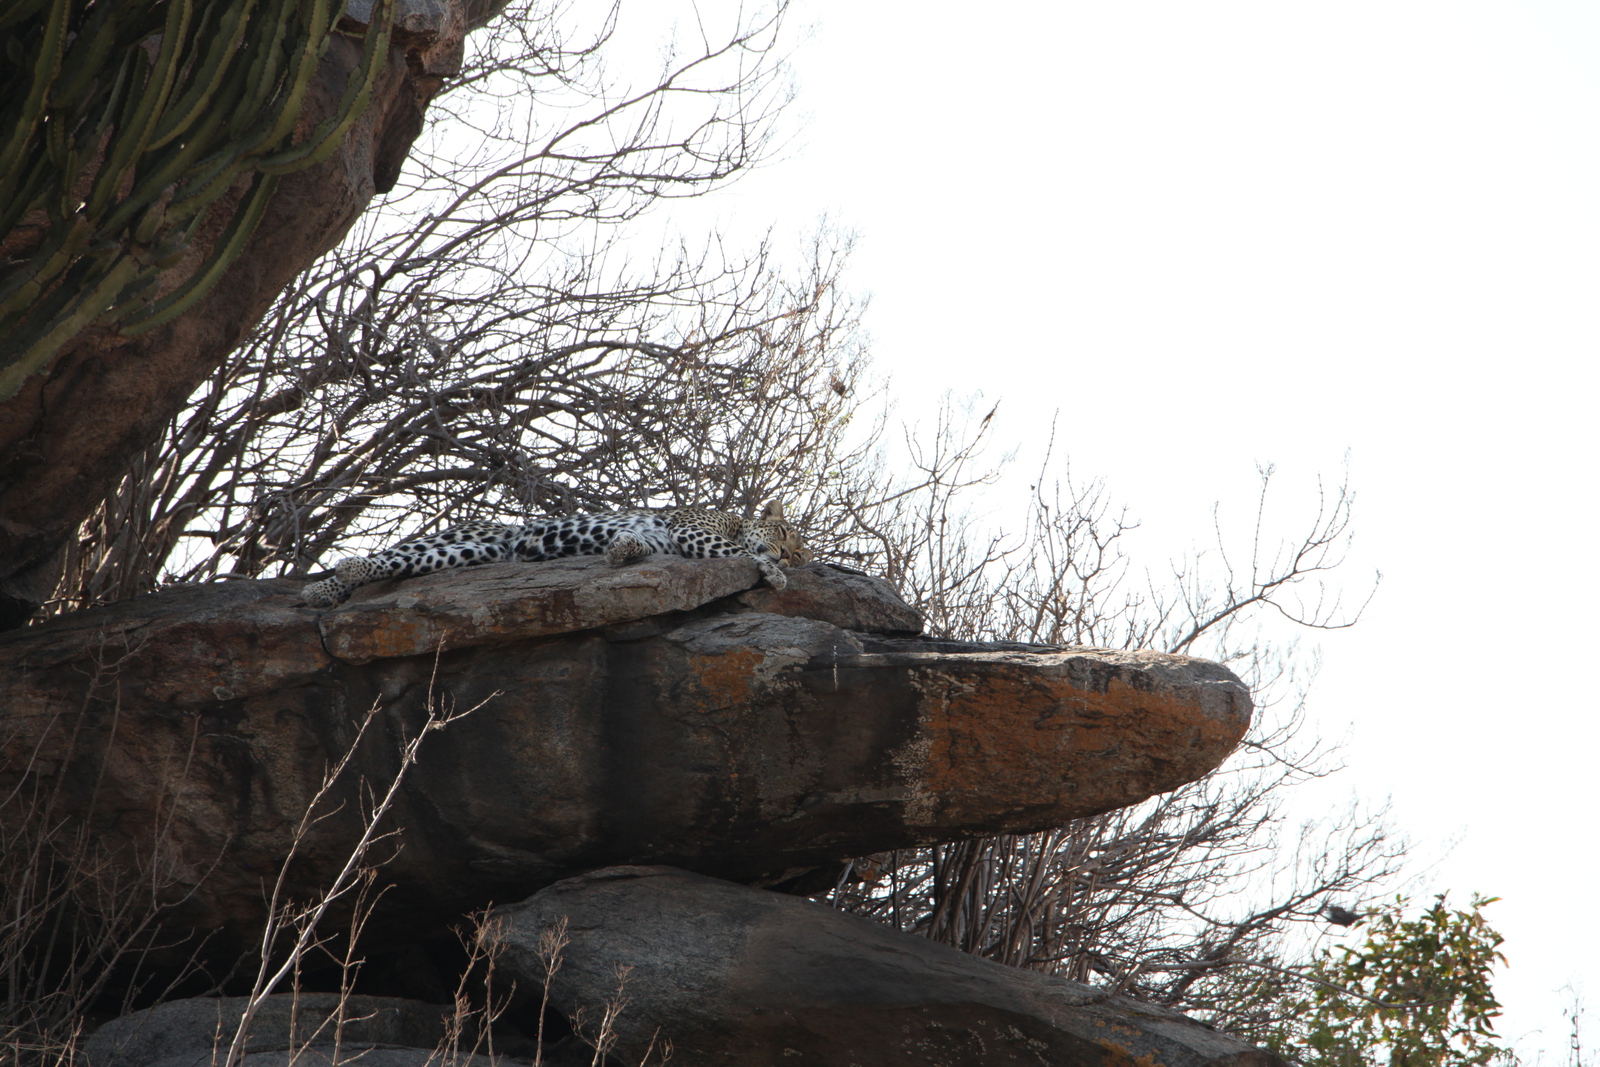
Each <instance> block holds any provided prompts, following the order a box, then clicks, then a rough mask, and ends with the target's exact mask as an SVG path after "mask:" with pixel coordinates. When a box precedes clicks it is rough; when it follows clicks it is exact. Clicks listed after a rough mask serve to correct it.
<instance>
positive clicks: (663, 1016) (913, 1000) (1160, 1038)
mask: <svg viewBox="0 0 1600 1067" xmlns="http://www.w3.org/2000/svg"><path fill="white" fill-rule="evenodd" d="M493 918H494V919H495V920H497V921H498V922H497V926H496V927H495V929H496V931H497V933H496V936H497V937H498V939H499V940H500V942H501V943H502V945H503V946H504V947H505V949H506V953H505V956H504V957H503V959H502V965H503V966H505V967H507V968H509V969H510V970H512V971H513V972H514V973H516V974H517V975H518V976H519V977H520V978H521V979H523V980H525V981H532V980H542V977H543V974H544V968H543V966H542V964H541V962H540V961H539V959H538V955H537V949H538V944H539V935H540V932H541V931H542V930H543V929H545V928H546V927H547V926H550V925H551V924H554V923H558V922H561V921H563V920H565V921H566V923H567V931H568V935H569V936H570V937H571V939H572V940H571V944H570V945H569V946H568V948H567V950H566V952H565V954H564V962H563V964H562V967H561V969H560V970H559V971H558V972H557V973H556V976H555V980H554V981H553V982H552V983H551V987H550V992H551V996H552V998H553V1001H554V1003H556V1004H557V1005H558V1006H559V1007H560V1008H561V1009H562V1011H564V1012H566V1013H567V1014H568V1015H571V1014H572V1013H574V1012H575V1011H578V1010H584V1011H586V1013H587V1014H588V1015H589V1017H591V1018H593V1017H595V1016H596V1015H597V1014H598V1012H597V1010H596V1009H597V1008H598V1006H599V1005H600V1004H602V1003H603V1002H604V1001H605V1000H606V999H607V998H609V997H611V996H613V995H614V992H615V989H616V985H617V968H618V967H627V968H630V970H629V971H628V972H627V984H626V997H627V1002H628V1006H627V1010H626V1011H624V1012H623V1013H622V1015H621V1016H620V1018H619V1020H618V1022H617V1031H618V1034H619V1041H618V1044H617V1047H616V1054H617V1057H618V1058H619V1059H621V1060H622V1061H624V1062H630V1063H631V1062H637V1060H638V1059H639V1057H640V1056H642V1055H643V1053H644V1051H645V1049H646V1048H647V1047H648V1046H649V1045H650V1043H651V1041H652V1040H653V1039H658V1035H659V1037H661V1038H667V1039H670V1040H671V1042H672V1044H673V1057H672V1062H673V1063H684V1064H692V1065H694V1067H712V1065H719V1064H728V1065H734V1064H738V1065H753V1064H782V1063H796V1064H806V1065H808V1067H811V1065H815V1067H835V1065H836V1067H847V1065H853V1064H862V1065H865V1064H871V1065H872V1067H895V1065H905V1067H913V1065H915V1067H968V1065H970V1067H979V1065H983V1067H994V1065H1003V1064H1018V1065H1021V1064H1028V1065H1033V1067H1038V1065H1069V1064H1070V1065H1072V1067H1126V1065H1130V1064H1140V1065H1143V1067H1282V1065H1283V1061H1282V1060H1281V1059H1279V1058H1278V1057H1277V1056H1275V1055H1273V1054H1272V1053H1270V1052H1267V1051H1265V1050H1262V1049H1258V1048H1255V1047H1253V1046H1250V1045H1247V1044H1245V1043H1244V1042H1242V1041H1240V1040H1239V1039H1237V1038H1234V1037H1230V1036H1228V1035H1226V1034H1221V1033H1218V1032H1217V1031H1215V1030H1211V1029H1208V1028H1206V1027H1204V1026H1201V1025H1199V1024H1198V1023H1195V1022H1193V1021H1192V1020H1190V1019H1187V1018H1185V1017H1184V1016H1181V1015H1178V1014H1177V1013H1175V1012H1170V1011H1165V1010H1162V1009H1160V1008H1156V1007H1153V1006H1151V1005H1148V1004H1142V1003H1139V1002H1137V1001H1134V1000H1129V999H1127V998H1123V997H1107V996H1105V995H1104V994H1097V993H1096V991H1095V990H1093V989H1092V988H1090V987H1089V986H1085V985H1080V984H1078V983H1076V982H1069V981H1066V980H1064V979H1060V978H1052V977H1049V976H1047V975H1043V974H1040V973H1038V972H1036V971H1025V970H1021V969H1018V968H1013V967H1005V966H1002V965H1000V964H997V963H992V962H990V961H988V960H982V959H978V958H977V957H975V956H969V955H966V954H965V953H962V952H958V951H956V950H955V949H953V948H949V947H947V946H944V945H936V944H934V943H933V942H931V941H928V940H926V939H925V938H921V937H917V936H915V935H912V934H906V933H901V932H899V931H896V930H891V929H890V928H888V927H887V926H883V925H880V924H878V923H875V922H871V921H870V920H867V919H863V918H860V917H858V916H854V915H848V914H845V913H842V912H837V911H834V910H832V909H831V908H828V907H825V906H823V905H821V904H816V903H813V902H812V901H808V900H802V899H798V898H796V897H790V896H784V895H782V894H779V893H772V892H768V891H766V890H760V889H750V888H747V887H745V886H739V885H733V884H731V883H728V882H723V881H718V880H715V879H711V878H705V877H702V876H700V875H694V874H688V873H686V872H683V871H676V870H672V869H670V868H662V867H619V868H613V869H611V870H603V871H595V872H592V873H590V874H587V875H584V876H582V877H579V878H573V879H570V880H566V881H562V882H558V883H556V884H555V885H552V886H551V887H549V888H548V889H545V890H543V891H542V892H540V893H538V894H536V895H535V896H534V897H532V898H531V899H529V900H527V901H524V902H523V903H521V904H517V905H512V906H509V907H504V908H498V909H496V910H495V912H494V916H493Z"/></svg>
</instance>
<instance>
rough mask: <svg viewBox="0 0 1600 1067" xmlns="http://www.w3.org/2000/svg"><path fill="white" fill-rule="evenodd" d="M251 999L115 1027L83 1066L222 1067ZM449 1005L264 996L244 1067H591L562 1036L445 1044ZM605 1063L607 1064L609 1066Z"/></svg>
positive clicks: (246, 1042) (178, 1005)
mask: <svg viewBox="0 0 1600 1067" xmlns="http://www.w3.org/2000/svg"><path fill="white" fill-rule="evenodd" d="M248 1003H249V998H248V997H194V998H191V999H188V1000H177V1001H172V1002H170V1003H167V1004H159V1005H157V1006H156V1007H153V1008H146V1009H145V1010H144V1011H137V1012H134V1013H132V1014H131V1015H124V1016H122V1017H121V1018H119V1019H113V1020H112V1021H111V1022H108V1023H106V1024H105V1025H104V1026H102V1027H101V1028H100V1029H98V1030H96V1031H95V1032H94V1034H93V1035H91V1036H90V1037H89V1038H88V1040H87V1041H85V1042H84V1043H83V1045H82V1046H81V1048H80V1050H79V1051H80V1053H81V1059H80V1061H79V1062H80V1063H81V1064H82V1065H83V1067H216V1065H217V1064H221V1063H224V1062H226V1060H227V1056H228V1053H229V1052H230V1050H231V1048H232V1045H233V1042H234V1040H235V1035H236V1034H237V1033H238V1029H239V1021H240V1019H241V1018H242V1016H243V1013H244V1010H245V1008H246V1006H247V1005H248ZM453 1010H454V1009H453V1008H452V1007H451V1006H448V1005H440V1004H425V1003H423V1002H422V1001H419V1000H406V999H403V998H400V997H368V996H349V997H341V996H340V995H338V994H335V993H299V994H291V993H278V994H274V995H272V996H268V997H265V998H263V1000H262V1002H261V1005H260V1006H259V1007H258V1008H257V1010H256V1014H255V1016H254V1018H253V1019H251V1022H250V1027H249V1029H248V1031H247V1032H246V1034H245V1035H244V1038H243V1040H242V1042H241V1043H240V1052H241V1053H242V1054H243V1056H242V1058H241V1059H240V1060H239V1061H238V1062H239V1063H240V1065H241V1067H345V1065H354V1064H359V1065H360V1067H430V1065H433V1067H445V1065H448V1067H524V1065H526V1064H531V1063H532V1062H534V1059H535V1056H536V1053H537V1058H538V1061H539V1063H540V1064H541V1067H589V1064H590V1063H592V1061H593V1049H592V1048H590V1047H588V1046H586V1045H584V1044H583V1043H582V1042H581V1041H579V1040H578V1039H577V1038H575V1037H571V1036H567V1037H565V1038H563V1039H561V1040H558V1041H556V1042H552V1043H550V1044H549V1045H546V1046H543V1047H542V1048H540V1047H539V1046H537V1045H533V1046H532V1047H531V1048H530V1047H529V1046H530V1045H532V1040H533V1039H532V1038H529V1037H527V1036H526V1035H522V1036H521V1039H520V1040H519V1042H518V1044H519V1045H521V1046H523V1047H521V1048H520V1049H519V1054H511V1055H507V1054H506V1053H505V1052H504V1050H502V1049H500V1048H499V1047H498V1046H497V1047H496V1048H495V1050H494V1053H493V1055H492V1056H490V1055H485V1054H483V1053H476V1054H474V1053H472V1052H471V1051H470V1049H469V1048H467V1047H466V1046H468V1045H472V1046H473V1047H477V1048H484V1049H486V1048H487V1047H488V1046H487V1044H481V1043H480V1044H477V1045H473V1042H472V1037H471V1035H470V1034H465V1035H464V1034H463V1032H462V1031H461V1030H458V1031H457V1033H456V1034H455V1043H454V1044H453V1043H452V1034H451V1015H452V1012H453ZM608 1063H609V1061H608Z"/></svg>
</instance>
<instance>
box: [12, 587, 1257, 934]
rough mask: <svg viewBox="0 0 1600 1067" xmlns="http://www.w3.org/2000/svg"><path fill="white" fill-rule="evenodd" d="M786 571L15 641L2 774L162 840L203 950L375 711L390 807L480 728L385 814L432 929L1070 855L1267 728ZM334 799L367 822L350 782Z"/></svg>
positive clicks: (309, 860)
mask: <svg viewBox="0 0 1600 1067" xmlns="http://www.w3.org/2000/svg"><path fill="white" fill-rule="evenodd" d="M790 574H791V581H790V587H789V588H788V589H786V590H784V591H781V592H778V591H774V590H770V589H767V588H764V587H760V586H758V584H757V582H758V574H757V572H756V569H755V567H754V565H753V564H752V563H751V562H750V561H748V560H742V559H728V560H685V559H679V558H676V557H656V558H653V559H651V560H647V561H644V562H643V563H641V564H639V565H636V566H633V567H626V568H620V569H618V568H610V567H607V566H605V564H604V563H603V562H602V561H600V560H597V559H577V560H564V561H557V562H555V563H546V564H526V565H515V564H501V565H494V566H485V567H479V568H471V569H468V570H463V571H452V572H441V573H438V574H434V575H429V576H426V577H424V578H420V579H413V580H410V581H404V582H390V583H382V584H376V585H373V586H370V587H365V588H364V589H363V590H361V594H360V595H358V597H356V598H354V599H353V600H352V601H351V602H350V603H349V604H346V605H343V606H341V607H340V608H337V609H333V610H330V611H325V612H317V611H313V610H311V609H308V608H306V607H304V606H303V605H301V604H300V603H299V602H298V600H297V596H296V591H297V589H298V583H297V582H288V581H275V582H230V583H226V584H219V585H211V586H203V587H189V588H184V589H179V590H174V591H171V592H167V593H162V594H157V595H154V596H150V597H144V598H140V599H139V600H136V601H131V602H128V603H126V604H120V605H114V606H112V607H110V608H107V609H102V610H100V611H96V612H83V613H79V614H77V615H74V616H67V617H65V618H63V619H60V620H57V621H56V622H53V623H51V624H49V625H47V626H42V627H38V628H36V629H33V630H28V631H22V632H19V633H16V634H9V635H6V636H5V637H3V638H0V671H3V672H4V676H5V677H6V678H8V679H10V681H8V683H7V688H8V690H9V691H10V700H9V701H8V702H7V703H8V706H7V708H6V709H5V712H4V714H5V715H6V716H7V717H8V718H9V719H10V720H11V722H10V724H9V736H10V737H11V738H12V741H11V742H10V755H11V760H10V766H11V767H12V768H16V767H19V766H23V765H25V761H24V762H23V763H19V762H18V760H19V759H22V757H23V756H24V749H26V748H27V747H28V746H30V745H33V746H36V748H37V751H38V752H40V753H46V754H48V756H49V758H48V759H47V760H46V762H45V763H41V764H38V766H46V765H48V766H54V767H57V768H62V769H64V770H66V771H68V772H70V774H71V775H72V777H73V780H74V781H79V782H85V783H96V782H97V783H99V788H100V789H101V790H102V792H103V793H105V794H107V795H105V796H102V798H101V801H102V802H104V801H109V803H99V804H98V805H97V804H96V803H94V802H92V800H91V798H89V797H87V796H84V797H81V798H80V800H81V804H80V805H79V807H80V809H81V811H82V813H83V815H84V817H86V818H93V819H98V820H100V823H99V830H100V832H101V833H102V834H103V836H104V839H105V840H106V841H107V842H108V843H110V844H112V845H115V846H117V847H119V848H123V849H126V850H131V851H133V852H135V853H137V852H138V851H139V850H140V849H142V848H143V849H147V848H149V847H150V845H149V843H148V842H143V843H141V841H140V839H139V833H140V832H143V831H142V829H141V827H142V826H143V823H142V822H140V825H139V826H134V825H132V824H126V825H119V824H116V823H111V822H107V821H106V815H105V813H106V812H108V811H128V810H170V811H172V812H173V816H174V817H173V820H172V825H173V826H174V827H176V828H178V832H179V833H180V837H181V840H179V841H177V842H173V843H169V844H175V845H176V846H178V847H177V848H176V851H175V854H176V855H177V856H179V857H181V860H182V862H180V863H179V864H178V869H179V870H180V872H188V873H187V874H184V875H183V877H184V878H187V879H189V880H192V881H193V882H194V883H195V884H196V885H202V884H203V886H204V888H203V889H199V890H196V897H195V898H194V901H193V906H192V907H191V911H193V912H194V913H195V921H196V922H204V923H211V924H214V923H221V924H224V925H228V926H232V927H235V928H239V929H245V928H249V927H250V926H251V925H252V924H253V923H254V922H255V921H257V919H258V918H259V910H260V897H261V893H260V877H261V869H262V865H263V864H264V863H269V862H270V858H271V857H272V856H274V855H282V854H283V853H284V851H285V850H286V848H287V845H288V836H289V835H290V834H291V833H292V831H293V827H294V826H295V825H297V824H298V821H299V815H300V813H301V810H302V809H303V806H304V804H306V803H307V802H309V798H310V797H311V796H312V795H313V794H314V793H315V787H316V786H317V785H318V784H320V777H321V774H322V772H323V770H324V768H325V767H326V766H328V765H330V764H331V763H332V762H334V761H336V760H337V758H338V757H339V756H340V755H342V754H343V750H344V748H345V747H346V746H348V745H349V744H350V742H351V739H352V738H353V737H354V736H355V735H356V729H355V724H357V723H358V722H359V720H360V719H361V718H362V717H363V716H364V715H365V714H366V712H367V709H369V708H373V707H376V708H378V709H380V714H379V717H378V719H376V720H374V725H373V727H372V728H371V729H370V730H369V732H368V734H367V735H366V738H365V740H364V741H363V742H362V743H363V745H365V746H366V750H365V751H363V753H361V754H360V755H359V757H358V758H357V759H356V760H355V762H354V764H353V772H352V774H353V775H357V776H364V777H365V778H366V779H367V780H368V781H369V782H374V781H380V780H384V779H385V778H386V776H389V775H392V773H393V771H394V759H393V752H394V749H395V747H396V745H397V743H398V739H399V738H400V737H402V736H404V735H406V734H407V732H408V731H414V730H415V729H416V728H417V726H418V725H419V724H420V723H421V722H423V721H424V720H425V719H426V715H427V711H428V707H429V705H430V701H431V702H435V703H436V704H437V703H439V702H442V703H445V704H449V705H452V706H454V707H455V708H457V709H465V708H471V707H478V710H477V711H475V712H473V714H472V715H470V716H468V717H467V718H466V719H464V720H462V721H460V722H458V723H456V724H454V725H452V726H451V727H449V728H448V729H446V730H444V731H442V732H440V733H439V734H438V735H437V737H432V738H430V740H429V741H428V743H427V746H426V747H425V748H424V750H423V754H422V759H421V762H420V763H419V764H418V765H417V766H416V767H414V768H413V769H412V771H411V772H410V777H409V778H408V780H407V783H406V786H405V788H404V790H403V793H402V795H401V798H400V802H399V805H398V807H397V810H396V812H395V821H396V825H397V826H398V827H399V829H400V830H401V833H402V837H403V841H404V847H403V848H402V850H401V851H400V853H399V855H398V856H397V857H395V859H394V860H393V861H392V862H391V863H389V864H388V866H387V867H386V868H385V872H384V874H385V877H386V878H387V879H389V880H390V881H391V882H392V883H393V885H394V887H395V889H396V890H397V892H398V895H399V899H404V900H405V901H407V902H408V906H411V907H414V908H420V909H421V911H422V912H429V913H432V914H436V915H439V916H448V915H451V914H460V911H461V909H463V908H467V907H475V906H478V905H480V904H482V903H483V902H484V901H486V900H489V899H498V900H508V899H517V898H519V897H521V896H526V895H527V894H528V893H530V892H533V891H535V890H537V889H538V888H540V887H541V886H542V885H546V884H549V883H550V882H551V881H554V880H556V879H558V878H561V877H565V876H569V875H572V874H575V873H578V872H581V871H583V870H586V869H590V868H593V867H598V866H605V865H608V864H616V863H670V864H674V865H677V866H680V867H685V868H688V869H692V870H696V871H700V872H702V873H706V874H711V875H715V876H719V877H723V878H731V879H735V880H738V881H743V882H746V883H751V884H774V883H780V882H783V881H784V880H786V879H790V878H793V877H794V876H795V875H796V873H797V872H804V871H806V870H810V869H815V868H820V867H826V866H827V865H828V864H832V863H837V862H839V861H841V860H842V859H844V858H847V857H849V856H854V855H862V854H866V853H870V852H878V851H886V850H889V849H893V848H902V847H908V846H912V845H917V844H926V843H931V842H935V841H948V840H955V839H960V838H965V837H971V836H978V835H983V834H990V833H1019V832H1026V831H1030V830H1037V829H1043V828H1046V827H1052V826H1057V825H1060V824H1061V823H1063V822H1065V821H1067V820H1070V819H1072V818H1076V817H1079V816H1084V815H1091V814H1096V813H1098V812H1102V811H1106V810H1109V809H1112V808H1116V807H1121V806H1125V805H1128V804H1133V803H1137V802H1138V801H1140V800H1142V799H1144V798H1146V797H1148V796H1151V795H1154V794H1156V793H1159V792H1164V791H1166V790H1169V789H1172V788H1176V787H1177V786H1180V785H1182V784H1184V783H1185V782H1187V781H1191V780H1193V779H1195V778H1197V777H1199V776H1201V775H1203V774H1204V773H1206V772H1207V771H1208V770H1210V769H1211V768H1212V767H1214V766H1216V765H1217V764H1218V763H1220V762H1221V760H1222V759H1223V758H1225V757H1226V755H1227V754H1228V752H1230V751H1231V750H1232V749H1233V747H1234V746H1235V745H1236V744H1237V742H1238V740H1239V739H1240V737H1242V736H1243V733H1244V731H1245V729H1246V728H1247V726H1248V723H1249V717H1250V700H1249V694H1248V692H1247V690H1246V689H1245V687H1244V686H1243V685H1242V683H1240V682H1239V680H1238V679H1237V678H1235V677H1234V676H1233V675H1232V674H1231V673H1229V672H1228V671H1227V670H1226V669H1225V668H1223V667H1220V666H1218V665H1216V664H1211V663H1207V662H1206V661H1203V660H1196V659H1191V658H1188V657H1182V656H1169V655H1164V654H1160V653H1148V652H1126V651H1118V650H1105V649H1050V648H1040V647H1033V646H1023V645H1006V644H993V645H974V644H963V643H960V642H950V641H941V640H934V639H928V638H922V637H915V636H911V634H912V633H913V632H914V631H915V630H916V629H918V628H919V627H920V619H919V618H918V617H917V615H916V613H915V612H914V611H912V610H911V609H910V608H908V607H907V606H906V605H905V604H904V603H903V602H901V601H900V600H899V598H898V596H896V595H895V594H894V592H893V590H892V589H890V588H889V587H888V586H887V585H885V584H884V583H881V582H876V581H875V580H873V579H868V578H866V577H864V576H860V575H855V574H849V573H841V572H839V571H836V570H833V569H830V568H828V567H826V566H821V565H815V564H813V565H811V566H808V567H803V568H796V569H795V570H793V571H791V572H790ZM107 663H111V664H114V668H115V669H114V676H111V677H109V681H111V682H114V685H112V686H111V687H110V688H106V686H105V685H103V684H100V683H96V682H95V680H94V675H95V672H96V671H97V670H99V669H100V667H99V666H97V664H98V665H101V666H103V665H105V664H107ZM107 680H108V679H107V678H102V682H105V681H107ZM97 685H99V688H97ZM113 689H114V691H115V694H116V696H115V704H114V705H113V703H112V702H111V701H110V700H109V698H108V694H109V693H111V692H112V690H113ZM480 705H481V706H480ZM75 716H83V717H86V718H85V719H84V720H82V721H85V722H87V725H89V726H90V727H91V729H89V730H87V731H78V732H77V733H74V732H73V731H72V730H70V729H68V728H67V727H68V726H69V724H70V723H71V722H72V721H75V720H74V717H75ZM113 722H115V723H117V725H116V728H115V729H114V730H112V729H111V725H110V724H111V723H113ZM97 746H98V747H97ZM180 755H181V756H182V757H183V759H184V760H186V761H187V763H186V764H183V765H186V766H188V767H189V768H190V773H191V776H192V780H191V781H189V782H188V783H187V784H186V785H185V786H184V787H183V788H181V789H178V790H173V789H172V788H171V787H172V783H171V782H170V781H165V780H164V779H163V774H165V773H166V772H165V771H163V770H162V768H163V767H168V768H170V767H171V766H173V760H174V759H176V758H178V756H180ZM341 788H344V789H345V793H344V794H341V796H340V797H338V798H336V799H340V800H343V801H344V802H346V803H347V804H349V805H351V806H352V807H351V810H357V807H356V806H357V800H358V793H359V783H356V782H354V781H352V782H351V783H347V784H346V785H345V786H342V787H341ZM174 792H176V794H177V795H176V796H174V795H173V794H174ZM69 806H70V805H69ZM355 829H356V823H355V822H354V821H352V820H351V819H350V818H348V817H341V818H334V819H331V820H329V821H328V822H327V823H325V824H319V827H318V829H317V831H316V832H315V833H314V835H313V838H314V839H313V840H312V841H310V842H308V843H307V844H306V845H305V846H304V848H303V851H302V860H301V861H299V866H298V869H297V871H296V872H295V873H294V875H293V881H294V884H293V885H292V886H291V887H290V888H291V889H292V890H293V891H294V892H296V893H299V894H302V895H303V894H308V893H312V892H315V891H316V888H317V886H318V885H320V884H322V883H323V882H325V881H326V879H327V878H328V877H330V872H331V871H332V870H334V869H336V867H337V865H338V863H339V862H340V861H341V860H342V856H343V855H344V853H345V851H346V850H347V848H348V845H349V843H350V842H351V840H353V836H352V835H353V834H354V833H355ZM207 872H209V873H207Z"/></svg>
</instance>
